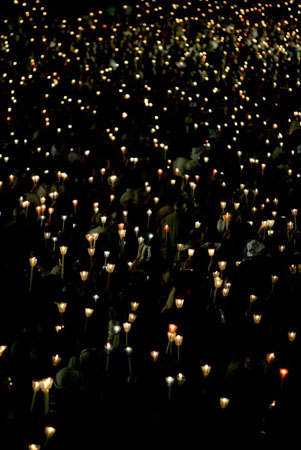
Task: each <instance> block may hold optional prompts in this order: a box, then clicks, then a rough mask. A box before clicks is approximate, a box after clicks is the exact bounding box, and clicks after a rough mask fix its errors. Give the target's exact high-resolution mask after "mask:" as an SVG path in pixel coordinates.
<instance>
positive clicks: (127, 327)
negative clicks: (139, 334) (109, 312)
mask: <svg viewBox="0 0 301 450" xmlns="http://www.w3.org/2000/svg"><path fill="white" fill-rule="evenodd" d="M131 327H132V324H131V323H130V322H124V323H123V329H124V332H125V346H126V347H127V345H128V333H129V331H130V329H131Z"/></svg>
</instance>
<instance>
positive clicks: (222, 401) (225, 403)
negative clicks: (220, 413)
mask: <svg viewBox="0 0 301 450" xmlns="http://www.w3.org/2000/svg"><path fill="white" fill-rule="evenodd" d="M229 402H230V399H229V398H227V397H220V399H219V404H220V406H221V408H222V409H225V408H227V406H228V405H229Z"/></svg>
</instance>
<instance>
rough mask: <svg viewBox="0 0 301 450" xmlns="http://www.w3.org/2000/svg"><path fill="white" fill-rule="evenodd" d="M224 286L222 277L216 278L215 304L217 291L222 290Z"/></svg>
mask: <svg viewBox="0 0 301 450" xmlns="http://www.w3.org/2000/svg"><path fill="white" fill-rule="evenodd" d="M222 284H223V280H222V279H221V278H220V277H218V276H217V277H214V287H215V289H214V298H213V303H215V300H216V294H217V291H218V289H220V288H221V287H222Z"/></svg>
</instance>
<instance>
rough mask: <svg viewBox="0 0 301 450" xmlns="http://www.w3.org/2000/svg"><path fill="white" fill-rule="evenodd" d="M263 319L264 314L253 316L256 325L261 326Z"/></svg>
mask: <svg viewBox="0 0 301 450" xmlns="http://www.w3.org/2000/svg"><path fill="white" fill-rule="evenodd" d="M261 319H262V314H253V321H254V323H255V324H259V323H260V322H261Z"/></svg>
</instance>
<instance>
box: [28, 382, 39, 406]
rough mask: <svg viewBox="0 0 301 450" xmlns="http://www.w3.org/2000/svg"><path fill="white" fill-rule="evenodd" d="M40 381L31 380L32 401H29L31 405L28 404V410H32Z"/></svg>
mask: <svg viewBox="0 0 301 450" xmlns="http://www.w3.org/2000/svg"><path fill="white" fill-rule="evenodd" d="M40 387H41V386H40V381H38V380H33V381H32V389H33V396H32V401H31V406H30V411H32V410H33V407H34V404H35V400H36V396H37V392H38V391H39V390H40Z"/></svg>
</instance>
